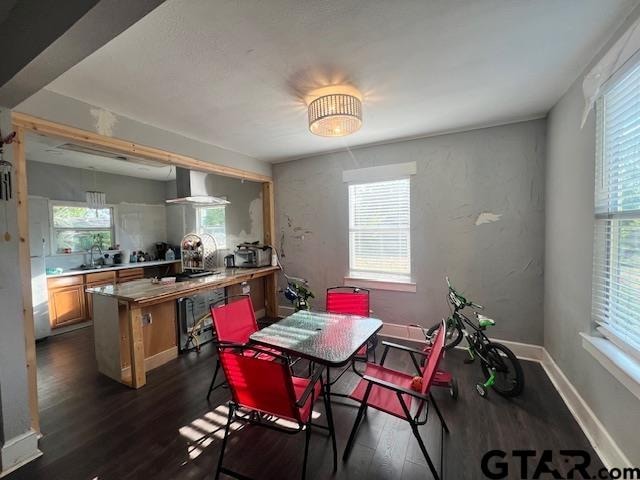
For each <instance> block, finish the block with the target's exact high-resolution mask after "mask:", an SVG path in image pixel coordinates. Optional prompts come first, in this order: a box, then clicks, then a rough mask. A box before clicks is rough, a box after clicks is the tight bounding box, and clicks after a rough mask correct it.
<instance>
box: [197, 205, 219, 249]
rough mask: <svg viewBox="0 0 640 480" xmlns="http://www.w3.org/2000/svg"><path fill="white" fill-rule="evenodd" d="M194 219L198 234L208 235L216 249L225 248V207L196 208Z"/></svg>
mask: <svg viewBox="0 0 640 480" xmlns="http://www.w3.org/2000/svg"><path fill="white" fill-rule="evenodd" d="M196 217H197V218H196V221H197V225H198V233H208V234H209V235H211V236H212V237H213V238H215V240H216V244H217V247H218V248H227V224H226V207H225V206H224V205H217V206H215V207H196Z"/></svg>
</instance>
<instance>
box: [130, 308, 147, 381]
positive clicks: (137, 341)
mask: <svg viewBox="0 0 640 480" xmlns="http://www.w3.org/2000/svg"><path fill="white" fill-rule="evenodd" d="M128 324H129V352H130V353H131V386H132V387H133V388H140V387H144V385H145V383H146V382H147V374H146V372H145V367H144V337H143V334H142V310H141V309H140V307H130V308H129V322H128Z"/></svg>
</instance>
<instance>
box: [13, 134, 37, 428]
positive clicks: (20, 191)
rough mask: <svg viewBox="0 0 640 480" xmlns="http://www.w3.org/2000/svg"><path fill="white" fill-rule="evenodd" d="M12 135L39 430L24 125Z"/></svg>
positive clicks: (30, 379) (33, 406)
mask: <svg viewBox="0 0 640 480" xmlns="http://www.w3.org/2000/svg"><path fill="white" fill-rule="evenodd" d="M14 129H15V131H16V137H15V140H14V146H13V152H14V153H13V155H14V158H13V166H14V168H15V182H16V202H17V216H18V258H19V262H20V286H21V289H22V316H23V321H24V342H25V350H26V360H27V384H28V391H29V411H30V414H31V428H33V429H34V430H35V431H36V432H40V413H39V411H38V379H37V364H36V339H35V332H34V325H33V301H32V299H31V260H30V258H29V257H30V252H29V205H28V201H29V195H28V193H27V159H26V155H25V149H24V129H23V128H20V127H16V126H14Z"/></svg>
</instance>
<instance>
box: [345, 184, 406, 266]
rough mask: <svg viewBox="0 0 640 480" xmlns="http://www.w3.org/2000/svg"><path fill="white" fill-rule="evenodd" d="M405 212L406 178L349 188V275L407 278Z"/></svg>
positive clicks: (356, 185)
mask: <svg viewBox="0 0 640 480" xmlns="http://www.w3.org/2000/svg"><path fill="white" fill-rule="evenodd" d="M409 209H410V180H409V178H402V179H399V180H390V181H384V182H373V183H362V184H352V185H349V267H350V270H351V275H355V276H361V277H367V276H371V275H370V274H374V276H375V274H377V275H380V274H382V275H385V274H386V275H391V276H397V277H402V278H404V279H407V278H409V276H410V274H411V242H410V231H409V228H410V214H409ZM367 274H369V275H367Z"/></svg>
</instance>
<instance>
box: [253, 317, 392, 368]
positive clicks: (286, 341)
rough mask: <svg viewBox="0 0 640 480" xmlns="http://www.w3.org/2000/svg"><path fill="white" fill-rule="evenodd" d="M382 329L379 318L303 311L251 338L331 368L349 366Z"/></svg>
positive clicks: (264, 344)
mask: <svg viewBox="0 0 640 480" xmlns="http://www.w3.org/2000/svg"><path fill="white" fill-rule="evenodd" d="M381 328H382V321H380V320H378V319H377V318H371V317H360V316H357V315H343V314H337V313H327V312H311V311H306V310H301V311H299V312H296V313H294V314H293V315H290V316H288V317H286V318H283V319H282V320H280V321H279V322H276V323H274V324H272V325H269V326H268V327H265V328H263V329H262V330H259V331H257V332H255V333H253V334H251V336H250V337H249V339H250V340H251V341H252V342H253V343H256V344H259V345H263V346H265V347H271V348H275V349H277V350H280V351H282V352H284V353H288V354H291V355H292V356H296V357H302V358H306V359H307V360H311V361H313V362H315V363H318V364H322V365H326V366H328V367H339V366H342V365H346V364H347V363H348V362H349V361H350V360H351V358H353V356H354V355H355V354H356V353H357V351H358V350H359V349H360V347H362V346H363V345H364V344H365V343H366V342H367V340H369V339H370V338H371V337H372V336H373V335H375V334H376V333H377V332H378V331H379V330H380V329H381Z"/></svg>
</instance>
